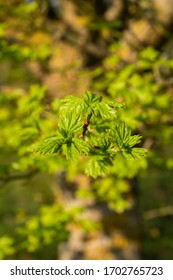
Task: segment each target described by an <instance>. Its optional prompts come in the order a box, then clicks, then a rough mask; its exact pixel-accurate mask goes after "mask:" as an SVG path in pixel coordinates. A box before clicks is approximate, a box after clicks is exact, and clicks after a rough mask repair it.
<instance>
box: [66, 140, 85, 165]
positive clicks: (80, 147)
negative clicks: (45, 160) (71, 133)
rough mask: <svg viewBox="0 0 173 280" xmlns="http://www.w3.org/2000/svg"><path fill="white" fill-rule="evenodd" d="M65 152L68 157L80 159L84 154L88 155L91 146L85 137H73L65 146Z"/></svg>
mask: <svg viewBox="0 0 173 280" xmlns="http://www.w3.org/2000/svg"><path fill="white" fill-rule="evenodd" d="M64 152H65V155H66V157H67V159H70V160H75V159H78V157H79V156H81V155H82V154H85V155H87V154H88V152H89V146H88V144H87V143H86V142H85V141H84V140H83V139H77V138H73V139H72V140H71V141H70V140H69V141H68V143H66V145H65V146H64Z"/></svg>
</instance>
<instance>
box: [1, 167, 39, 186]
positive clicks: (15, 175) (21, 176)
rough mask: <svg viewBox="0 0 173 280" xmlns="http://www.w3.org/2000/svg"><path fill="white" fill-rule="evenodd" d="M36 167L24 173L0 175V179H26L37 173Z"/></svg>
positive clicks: (5, 180)
mask: <svg viewBox="0 0 173 280" xmlns="http://www.w3.org/2000/svg"><path fill="white" fill-rule="evenodd" d="M38 171H39V170H38V169H36V168H35V169H32V170H30V171H28V172H26V173H23V174H14V175H8V176H0V181H1V182H3V183H5V182H9V181H17V180H23V179H28V178H30V177H31V176H34V175H35V174H36V173H38Z"/></svg>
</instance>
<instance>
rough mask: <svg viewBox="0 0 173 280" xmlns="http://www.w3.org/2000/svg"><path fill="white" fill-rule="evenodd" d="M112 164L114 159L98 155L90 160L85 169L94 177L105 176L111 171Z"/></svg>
mask: <svg viewBox="0 0 173 280" xmlns="http://www.w3.org/2000/svg"><path fill="white" fill-rule="evenodd" d="M111 165H112V161H111V159H110V158H106V157H105V158H102V159H98V158H97V157H93V158H91V159H90V160H89V162H88V164H87V167H86V169H85V173H86V174H87V175H88V176H91V177H93V178H97V177H98V176H105V175H106V174H108V172H109V167H110V166H111Z"/></svg>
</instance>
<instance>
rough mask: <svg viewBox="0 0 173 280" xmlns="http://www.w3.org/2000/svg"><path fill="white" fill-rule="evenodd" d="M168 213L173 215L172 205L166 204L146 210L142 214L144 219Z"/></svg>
mask: <svg viewBox="0 0 173 280" xmlns="http://www.w3.org/2000/svg"><path fill="white" fill-rule="evenodd" d="M168 215H173V206H166V207H162V208H158V209H152V210H149V211H146V213H145V214H144V219H146V220H150V219H155V218H159V217H164V216H168Z"/></svg>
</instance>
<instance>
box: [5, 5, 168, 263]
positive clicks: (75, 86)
mask: <svg viewBox="0 0 173 280" xmlns="http://www.w3.org/2000/svg"><path fill="white" fill-rule="evenodd" d="M172 30H173V0H164V1H163V0H141V1H138V0H88V1H83V0H6V1H2V0H0V221H1V222H0V259H89V260H90V259H108V260H109V259H172V258H173V146H172V143H173V33H172ZM86 90H91V91H93V92H95V93H98V94H102V95H105V96H107V97H108V98H110V99H111V98H114V99H116V100H117V101H119V102H125V103H126V104H127V108H126V109H125V110H124V111H123V110H122V111H120V113H119V114H120V117H121V118H122V120H124V121H125V122H126V123H127V125H128V126H129V127H130V128H131V129H132V130H133V132H134V133H140V134H141V135H142V136H143V140H142V146H143V147H145V148H147V149H148V150H149V153H148V157H147V158H146V159H142V160H138V161H134V162H131V163H128V162H127V161H124V162H123V160H122V159H121V160H117V162H116V168H115V169H114V170H113V172H112V173H111V175H108V176H106V177H104V178H100V177H99V178H97V179H92V178H89V177H87V176H86V175H85V174H84V172H83V167H82V165H81V166H79V165H76V164H73V163H69V162H67V161H66V160H64V158H62V157H59V156H54V157H50V158H49V157H46V158H45V157H39V156H35V155H33V154H32V153H31V152H30V151H29V150H28V147H29V146H30V145H31V144H33V143H34V142H36V141H37V140H38V139H39V137H41V136H40V135H44V134H45V133H47V132H48V131H53V130H54V129H56V127H57V119H56V111H57V108H58V98H62V97H64V96H67V95H69V94H70V95H71V94H72V95H78V96H81V95H82V93H84V92H85V91H86Z"/></svg>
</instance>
